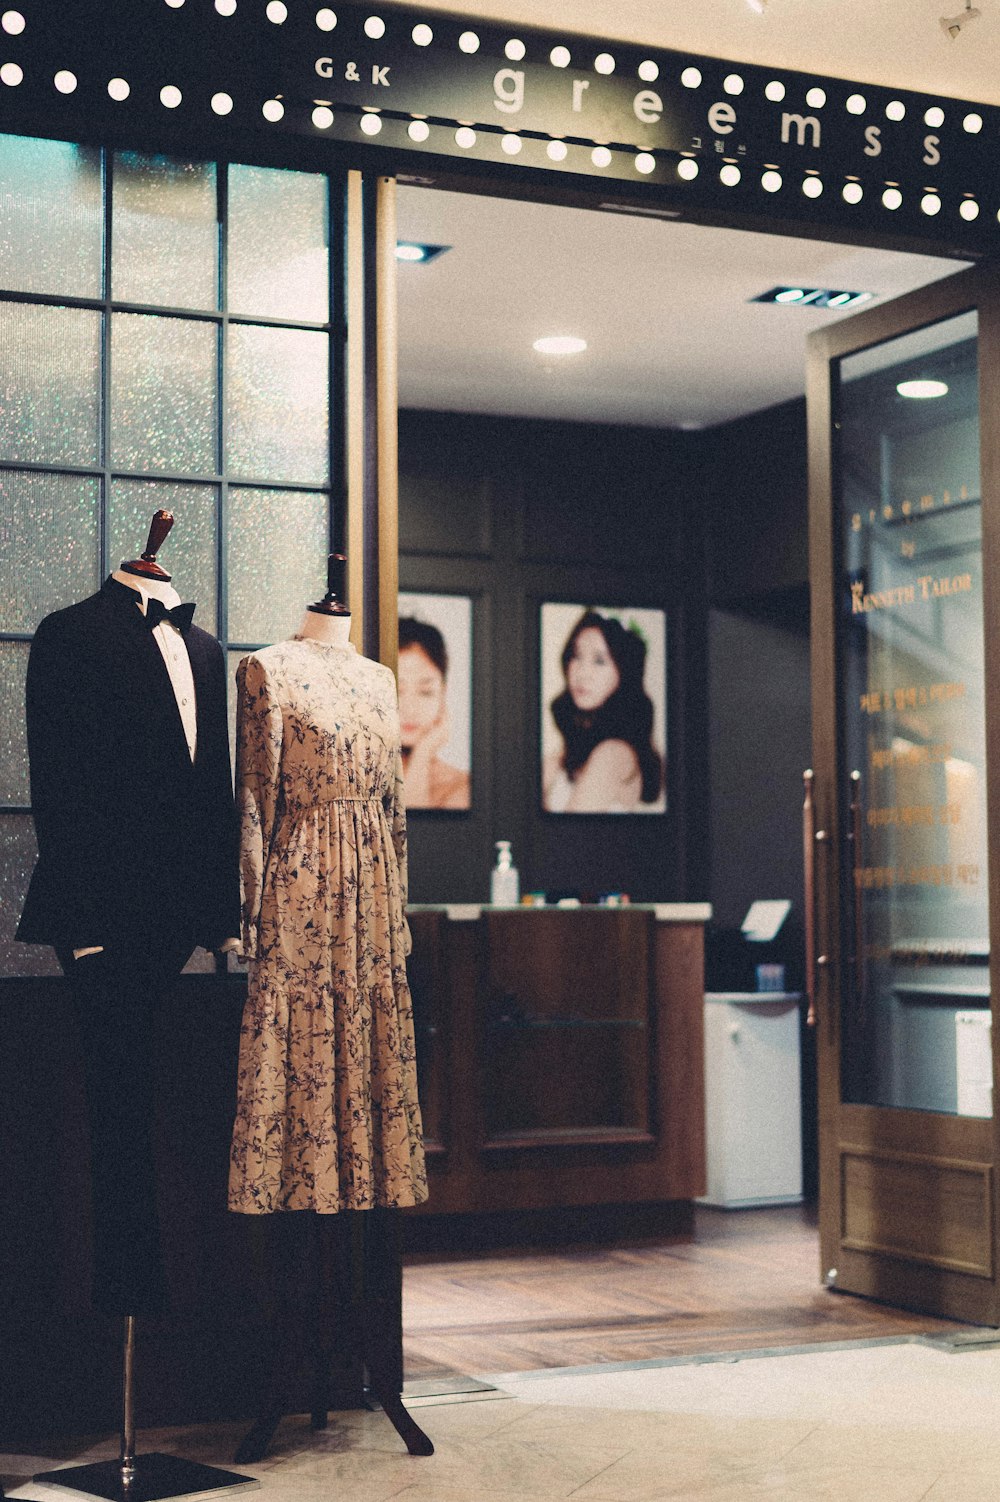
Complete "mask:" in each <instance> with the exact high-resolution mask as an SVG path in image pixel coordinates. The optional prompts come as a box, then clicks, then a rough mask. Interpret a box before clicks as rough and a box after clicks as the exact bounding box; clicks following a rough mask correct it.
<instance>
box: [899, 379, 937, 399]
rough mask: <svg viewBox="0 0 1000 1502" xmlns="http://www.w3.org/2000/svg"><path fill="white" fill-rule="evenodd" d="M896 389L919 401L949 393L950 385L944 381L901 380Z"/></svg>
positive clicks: (901, 393)
mask: <svg viewBox="0 0 1000 1502" xmlns="http://www.w3.org/2000/svg"><path fill="white" fill-rule="evenodd" d="M896 390H897V391H898V392H899V394H900V396H909V397H912V398H913V400H914V401H918V402H925V401H929V400H930V399H931V397H935V396H947V395H948V387H947V385H946V383H945V382H944V381H900V382H899V385H898V386H897V387H896Z"/></svg>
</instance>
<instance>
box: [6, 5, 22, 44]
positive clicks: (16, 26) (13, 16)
mask: <svg viewBox="0 0 1000 1502" xmlns="http://www.w3.org/2000/svg"><path fill="white" fill-rule="evenodd" d="M0 26H2V27H3V29H4V31H5V32H6V33H7V35H8V36H9V37H19V36H20V35H21V32H22V31H23V30H24V17H23V16H22V14H21V12H20V11H19V10H5V11H4V13H3V15H2V16H0Z"/></svg>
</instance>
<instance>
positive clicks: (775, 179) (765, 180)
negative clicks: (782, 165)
mask: <svg viewBox="0 0 1000 1502" xmlns="http://www.w3.org/2000/svg"><path fill="white" fill-rule="evenodd" d="M760 185H761V187H762V188H763V189H764V192H765V193H777V191H778V189H779V188H780V187H781V173H780V172H775V171H774V169H773V168H771V169H770V170H769V171H767V172H765V173H764V175H763V177H762V178H761V180H760Z"/></svg>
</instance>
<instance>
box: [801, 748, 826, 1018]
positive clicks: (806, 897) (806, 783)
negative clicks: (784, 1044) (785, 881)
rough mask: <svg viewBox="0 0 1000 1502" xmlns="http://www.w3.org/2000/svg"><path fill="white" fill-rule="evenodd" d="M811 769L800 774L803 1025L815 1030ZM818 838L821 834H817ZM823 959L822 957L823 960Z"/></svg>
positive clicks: (814, 811)
mask: <svg viewBox="0 0 1000 1502" xmlns="http://www.w3.org/2000/svg"><path fill="white" fill-rule="evenodd" d="M814 781H815V774H814V773H813V771H812V769H811V768H809V769H808V770H807V771H805V772H803V773H802V784H803V789H804V795H803V800H802V869H803V876H804V881H803V887H804V891H803V903H804V907H805V929H806V1000H807V1002H808V1010H807V1012H806V1022H807V1024H808V1025H809V1027H815V1026H816V837H817V836H816V805H815V803H814V802H813V783H814ZM820 834H821V835H822V830H821V831H820ZM824 958H825V957H824Z"/></svg>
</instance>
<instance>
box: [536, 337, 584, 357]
mask: <svg viewBox="0 0 1000 1502" xmlns="http://www.w3.org/2000/svg"><path fill="white" fill-rule="evenodd" d="M531 347H532V349H537V351H538V353H539V354H540V355H580V354H582V353H583V351H584V350H585V349H586V348H587V341H586V339H577V338H575V337H574V336H573V335H572V334H546V336H545V338H544V339H536V340H535V342H534V344H533V345H532V346H531Z"/></svg>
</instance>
